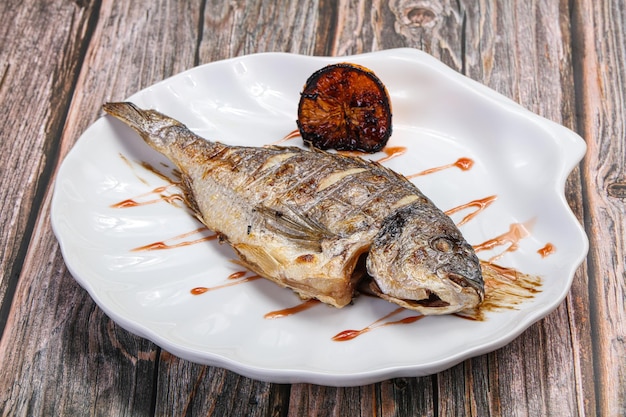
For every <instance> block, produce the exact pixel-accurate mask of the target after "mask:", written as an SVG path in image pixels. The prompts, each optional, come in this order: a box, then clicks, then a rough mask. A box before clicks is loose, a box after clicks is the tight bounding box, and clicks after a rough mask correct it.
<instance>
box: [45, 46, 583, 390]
mask: <svg viewBox="0 0 626 417" xmlns="http://www.w3.org/2000/svg"><path fill="white" fill-rule="evenodd" d="M339 61H350V62H354V63H358V64H361V65H364V66H366V67H369V68H371V69H372V70H374V72H375V73H376V74H377V75H378V76H379V77H380V78H381V79H382V81H383V82H384V83H385V84H386V86H387V88H388V90H389V93H390V95H391V99H392V103H393V111H394V119H393V123H394V133H393V136H392V138H391V140H390V142H389V144H388V146H389V147H394V146H397V147H406V148H407V149H408V152H407V153H405V154H404V155H402V156H399V157H396V158H393V159H391V160H389V161H388V162H386V164H387V165H388V166H389V167H391V168H393V169H395V170H397V171H399V172H402V173H403V174H405V175H410V174H414V173H416V172H419V171H422V170H426V169H429V168H433V167H438V166H443V165H446V164H450V163H453V162H454V161H456V160H457V159H458V158H461V157H465V158H471V159H472V160H473V161H474V166H473V167H472V169H470V170H468V171H463V170H461V169H458V168H455V167H452V168H450V169H445V170H442V171H440V172H437V173H433V174H430V175H425V176H421V177H417V178H415V179H414V180H413V181H414V182H415V183H416V184H417V185H418V186H419V187H420V188H421V189H422V191H423V192H424V193H425V194H427V195H428V196H430V197H431V199H433V200H434V202H435V203H436V204H437V205H438V206H439V207H440V208H442V209H443V210H448V209H450V208H453V207H457V206H459V205H461V204H464V203H467V202H469V201H472V200H476V199H481V198H485V197H487V196H491V195H495V196H497V200H496V201H495V202H494V203H493V204H492V205H491V206H489V207H488V208H487V209H485V210H484V211H483V212H481V213H480V214H479V215H478V216H477V217H476V218H474V219H473V220H472V221H470V222H468V223H467V224H465V225H463V226H461V230H462V232H463V233H464V235H465V237H466V238H467V240H468V241H469V242H470V243H471V244H479V243H482V242H485V241H487V240H489V239H492V238H494V237H496V236H499V235H502V234H503V233H505V232H507V230H509V227H510V226H511V224H525V225H526V226H527V229H528V230H529V232H530V234H529V236H527V237H525V238H524V239H522V240H521V241H519V245H518V247H517V250H515V251H508V252H505V249H506V246H507V245H499V246H497V247H496V248H494V249H493V250H491V251H484V252H480V253H479V257H481V258H482V259H488V258H490V257H492V256H497V255H498V253H503V256H502V257H500V258H499V259H498V263H499V264H501V265H504V266H507V267H513V268H516V269H518V270H520V271H522V272H525V273H529V274H537V275H540V276H541V277H542V279H543V287H542V291H541V292H540V293H538V294H537V295H536V296H535V297H534V298H533V299H532V300H529V301H528V302H525V303H522V304H520V305H519V306H518V308H517V309H515V310H507V311H501V312H492V313H488V314H487V319H486V320H484V321H476V322H474V321H468V320H464V319H461V318H459V317H454V316H446V317H427V318H425V319H422V320H419V321H416V322H414V323H411V324H404V325H396V326H386V327H382V328H377V329H375V330H374V331H370V332H368V333H364V334H362V335H360V336H359V337H357V338H354V339H352V340H350V341H344V342H337V341H333V340H332V337H333V336H334V335H336V334H337V333H339V332H341V331H343V330H347V329H361V328H364V327H367V326H368V325H370V324H371V323H373V322H375V321H376V320H378V319H380V318H382V317H383V316H384V315H385V314H387V313H389V312H391V311H393V310H394V309H395V308H396V306H395V305H392V304H389V303H387V302H385V301H382V300H379V299H375V298H372V297H365V296H362V297H359V298H357V299H356V301H355V303H354V304H353V305H351V306H348V307H346V308H344V309H334V308H331V307H327V306H325V305H321V304H320V305H316V306H315V307H313V308H311V309H308V310H306V311H303V312H300V313H298V314H294V315H290V316H288V317H284V318H280V319H273V320H270V319H266V318H264V315H265V314H266V313H268V312H271V311H276V310H280V309H284V308H288V307H291V306H295V305H298V304H299V299H298V298H297V297H296V296H295V295H294V294H293V293H292V292H291V291H289V290H286V289H282V288H279V287H277V286H276V285H274V284H272V283H270V282H268V281H265V280H255V281H250V282H246V283H243V284H239V285H233V286H230V287H226V288H222V289H219V290H217V289H216V290H213V291H209V292H206V293H204V294H202V295H193V294H192V293H191V290H192V289H193V288H196V287H211V288H213V287H216V286H219V285H222V284H224V283H228V282H235V281H236V280H232V279H230V280H229V279H228V277H229V275H230V274H232V273H236V272H238V271H241V270H242V268H241V267H239V266H238V265H236V264H234V263H233V262H231V260H232V259H234V255H233V253H232V252H231V251H230V249H229V248H228V247H226V246H225V245H219V244H218V243H217V242H216V241H210V240H209V241H206V242H201V243H196V244H192V245H188V246H182V247H177V248H170V249H165V250H140V251H136V250H135V251H133V249H134V248H138V247H141V246H144V245H148V244H151V243H156V242H162V243H166V244H169V245H175V244H176V243H179V242H182V241H192V240H195V239H200V238H202V237H203V236H207V235H209V233H206V232H205V233H198V234H195V235H190V236H187V237H183V235H184V234H185V233H187V232H191V231H193V230H195V229H197V228H198V227H200V225H199V223H197V222H196V221H195V220H194V219H193V218H192V216H191V215H190V214H189V212H188V210H186V209H185V208H184V207H180V205H177V204H176V203H174V204H169V203H167V202H166V201H164V199H163V198H161V195H171V194H175V193H176V190H175V189H174V188H173V187H170V188H168V189H166V190H163V192H162V193H159V192H151V191H154V190H155V189H156V188H157V187H160V186H163V185H167V184H168V182H167V181H166V180H164V179H163V178H161V177H160V176H158V175H155V174H154V173H153V171H152V170H150V169H146V167H145V165H142V163H149V164H151V166H152V167H153V168H155V169H157V170H159V171H161V172H163V173H166V174H167V173H170V169H169V168H168V167H167V166H169V165H170V164H169V162H168V161H167V160H165V159H164V158H163V157H161V156H160V155H158V154H156V153H155V152H154V151H152V150H151V149H150V148H148V146H147V145H145V144H144V143H143V142H142V141H141V139H140V138H139V137H138V136H137V135H136V134H135V133H134V132H133V131H131V130H130V129H129V128H128V127H126V126H124V125H122V124H121V123H120V122H118V121H116V120H113V119H112V118H109V117H103V118H101V119H99V120H98V121H97V122H96V123H94V124H93V125H92V126H91V127H89V129H87V130H86V131H85V133H84V134H83V135H82V136H81V138H80V139H79V140H78V142H77V143H76V146H75V147H74V148H73V149H72V151H71V152H70V153H69V155H68V156H67V158H66V159H65V160H64V162H63V164H62V167H61V169H60V171H59V173H58V177H57V180H56V187H55V193H54V198H53V202H52V214H51V216H52V225H53V228H54V231H55V233H56V236H57V238H58V240H59V242H60V245H61V249H62V251H63V256H64V257H65V261H66V263H67V266H68V268H69V270H70V271H71V273H72V275H73V276H74V277H75V278H76V280H77V281H78V282H79V283H80V284H81V285H82V286H83V287H84V288H85V289H86V290H87V291H88V292H89V293H90V295H91V296H92V297H93V299H94V300H95V301H96V302H97V304H98V305H99V306H100V307H101V308H102V309H103V310H104V311H105V312H106V313H107V314H108V315H109V316H110V317H111V318H112V319H113V320H115V321H116V322H118V323H119V324H120V325H122V326H123V327H125V328H126V329H128V330H129V331H131V332H133V333H136V334H138V335H141V336H143V337H146V338H148V339H150V340H152V341H154V342H155V343H157V344H158V345H160V346H161V347H163V348H164V349H167V350H168V351H170V352H171V353H173V354H176V355H178V356H180V357H182V358H185V359H188V360H191V361H195V362H199V363H203V364H209V365H215V366H220V367H225V368H228V369H231V370H234V371H236V372H238V373H240V374H243V375H246V376H249V377H252V378H256V379H260V380H266V381H272V382H283V383H293V382H311V383H317V384H324V385H337V386H350V385H361V384H367V383H372V382H376V381H380V380H384V379H387V378H390V377H397V376H422V375H427V374H431V373H435V372H438V371H441V370H443V369H446V368H448V367H451V366H452V365H455V364H456V363H458V362H460V361H462V360H464V359H466V358H468V357H471V356H475V355H479V354H482V353H486V352H489V351H492V350H495V349H496V348H498V347H501V346H503V345H504V344H506V343H508V342H509V341H511V340H512V339H513V338H515V337H516V336H518V335H519V334H520V333H521V332H522V331H523V330H524V329H526V328H527V327H528V326H530V325H531V324H532V323H533V322H535V321H537V320H538V319H540V318H542V317H544V316H545V315H546V314H548V313H549V312H551V311H552V310H553V309H555V308H556V307H557V306H558V305H559V303H560V302H561V301H562V300H563V298H564V297H565V295H566V294H567V292H568V290H569V287H570V284H571V281H572V278H573V274H574V271H575V270H576V268H577V267H578V265H579V264H580V263H581V262H582V260H583V258H584V256H585V254H586V252H587V239H586V236H585V234H584V232H583V230H582V229H581V227H580V225H579V224H578V222H577V221H576V219H575V217H574V216H573V215H572V213H571V211H570V209H569V207H568V205H567V203H566V200H565V198H564V193H563V190H564V184H565V180H566V178H567V176H568V174H569V172H570V171H571V170H572V169H573V167H574V166H575V165H576V164H577V163H578V162H579V161H580V159H581V158H582V156H583V154H584V152H585V143H584V142H583V140H582V139H581V138H580V137H579V136H577V135H576V134H574V133H573V132H571V131H569V130H567V129H565V128H564V127H562V126H559V125H557V124H555V123H552V122H550V121H548V120H546V119H543V118H541V117H538V116H537V115H535V114H532V113H530V112H529V111H527V110H524V109H523V108H521V107H520V106H518V105H517V104H515V103H514V102H512V101H510V100H508V99H506V98H504V97H503V96H501V95H500V94H498V93H496V92H494V91H493V90H491V89H489V88H486V87H484V86H482V85H480V84H478V83H476V82H473V81H471V80H470V79H468V78H466V77H464V76H462V75H460V74H458V73H456V72H454V71H453V70H451V69H449V68H448V67H447V66H445V65H444V64H442V63H441V62H439V61H437V60H436V59H434V58H432V57H431V56H429V55H427V54H425V53H422V52H420V51H417V50H413V49H397V50H388V51H382V52H376V53H370V54H365V55H357V56H350V57H343V58H328V57H325V58H321V57H307V56H297V55H288V54H276V53H271V54H258V55H251V56H245V57H241V58H236V59H231V60H227V61H221V62H215V63H211V64H207V65H203V66H200V67H197V68H194V69H192V70H189V71H186V72H183V73H181V74H178V75H176V76H174V77H171V78H169V79H167V80H165V81H162V82H160V83H158V84H156V85H154V86H152V87H149V88H147V89H145V90H143V91H140V92H139V93H137V94H135V95H134V96H132V97H130V98H129V100H130V101H133V102H135V103H136V104H138V105H139V106H142V107H147V108H155V109H158V110H160V111H162V112H164V113H166V114H168V115H170V116H172V117H174V118H177V119H179V120H180V121H182V122H183V123H185V124H187V126H188V127H190V128H191V129H192V130H194V131H195V132H196V133H198V134H200V135H202V136H203V137H207V138H211V139H218V140H220V141H222V142H225V143H229V144H245V145H254V146H261V145H264V144H268V143H272V142H275V141H277V140H279V139H281V138H283V137H284V136H285V135H286V134H288V133H289V132H291V131H293V130H294V129H295V128H296V124H295V120H296V111H297V103H298V99H299V92H300V90H301V88H302V86H303V84H304V82H305V80H306V79H307V77H308V76H309V75H310V74H311V73H313V72H314V71H315V70H317V69H319V68H321V67H323V66H324V65H327V64H330V63H335V62H339ZM118 99H121V97H119V98H118ZM299 142H300V139H294V140H292V141H291V142H290V143H289V144H290V145H293V144H297V143H299ZM382 155H383V154H382V153H381V154H377V155H373V158H380V157H381V156H382ZM166 165H167V166H166ZM157 191H158V190H157ZM146 193H147V194H146ZM126 199H134V200H135V201H136V202H145V201H147V200H150V199H156V200H157V202H156V203H155V204H146V205H140V206H137V207H130V208H123V209H122V208H115V207H112V205H114V204H116V203H119V202H121V201H124V200H126ZM464 214H467V212H464V213H462V214H459V215H460V216H462V215H464ZM453 218H454V219H455V220H457V221H458V219H459V217H455V216H453ZM177 236H178V237H179V239H178V240H175V239H174V238H175V237H177ZM547 243H551V244H552V245H553V246H554V248H555V249H556V250H555V251H554V253H552V254H551V255H550V256H547V257H542V256H541V255H540V254H539V253H538V250H540V249H541V248H542V247H544V246H545V245H546V244H547ZM250 275H251V274H247V275H246V277H248V276H250ZM244 278H245V277H244ZM407 314H408V313H405V314H404V315H402V314H399V315H397V316H396V317H394V318H393V320H397V319H400V318H402V317H405V316H406V315H407ZM390 320H392V319H390Z"/></svg>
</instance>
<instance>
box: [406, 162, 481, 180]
mask: <svg viewBox="0 0 626 417" xmlns="http://www.w3.org/2000/svg"><path fill="white" fill-rule="evenodd" d="M472 166H474V160H473V159H470V158H459V159H457V160H456V161H455V162H454V163H452V164H447V165H442V166H439V167H434V168H430V169H426V170H424V171H421V172H418V173H416V174H411V175H407V178H408V179H411V178H416V177H421V176H423V175H428V174H433V173H435V172H439V171H443V170H445V169H449V168H459V169H460V170H461V171H469V170H470V169H471V168H472Z"/></svg>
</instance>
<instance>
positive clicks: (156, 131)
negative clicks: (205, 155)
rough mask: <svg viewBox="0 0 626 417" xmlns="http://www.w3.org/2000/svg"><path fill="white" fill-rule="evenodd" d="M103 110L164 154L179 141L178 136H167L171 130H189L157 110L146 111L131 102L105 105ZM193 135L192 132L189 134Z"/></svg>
mask: <svg viewBox="0 0 626 417" xmlns="http://www.w3.org/2000/svg"><path fill="white" fill-rule="evenodd" d="M102 108H103V110H104V111H105V112H107V113H108V114H110V115H111V116H113V117H115V118H117V119H119V120H121V121H122V122H124V123H126V124H127V125H128V126H130V127H131V128H133V129H134V130H135V131H136V132H137V133H139V135H140V136H141V137H142V138H143V140H144V141H146V142H147V143H148V144H149V145H150V146H152V147H153V148H155V149H156V150H158V151H161V152H163V151H164V150H165V149H167V148H168V147H170V146H171V145H172V142H173V141H175V140H176V139H177V135H167V134H165V132H166V131H167V130H168V129H169V128H173V127H174V128H178V129H182V130H184V131H186V132H187V131H188V129H187V128H186V127H185V125H183V124H182V123H180V122H179V121H178V120H175V119H172V118H171V117H169V116H166V115H164V114H162V113H159V112H158V111H156V110H144V109H141V108H139V107H137V106H136V105H135V104H133V103H130V102H113V103H105V104H104V105H103V106H102ZM189 133H190V134H191V132H189Z"/></svg>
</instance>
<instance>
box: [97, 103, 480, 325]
mask: <svg viewBox="0 0 626 417" xmlns="http://www.w3.org/2000/svg"><path fill="white" fill-rule="evenodd" d="M104 109H105V111H107V112H108V113H109V114H111V115H113V116H115V117H117V118H118V119H120V120H122V121H123V122H125V123H126V124H128V125H129V126H130V127H132V128H133V129H134V130H135V131H137V132H138V133H139V135H140V136H141V137H142V138H143V139H144V141H145V142H146V143H147V144H149V145H150V146H151V147H153V148H154V149H156V150H157V151H159V152H161V153H163V154H164V155H165V156H167V157H168V158H169V159H170V160H172V162H174V164H175V165H176V166H177V167H178V169H179V170H180V172H181V188H182V189H183V191H184V193H185V196H186V198H187V202H188V204H189V206H190V207H191V208H192V210H193V211H194V213H195V214H196V216H197V217H198V219H199V220H200V221H201V222H203V223H204V224H205V225H206V226H207V227H208V228H209V229H211V230H213V231H214V232H215V233H216V235H217V236H218V237H219V239H220V241H224V242H227V243H229V244H230V245H231V246H232V248H233V249H234V250H235V252H237V254H238V256H239V259H240V262H241V263H242V264H243V265H245V266H246V267H248V268H249V269H251V270H252V271H253V272H255V273H256V274H259V275H261V276H263V277H265V278H267V279H270V280H272V281H274V282H276V283H277V284H279V285H281V286H285V287H289V288H291V289H293V290H294V291H295V292H296V293H298V294H299V295H300V296H301V297H302V298H303V299H310V298H317V299H319V300H320V301H323V302H325V303H328V304H331V305H334V306H336V307H343V306H345V305H347V304H349V303H350V301H351V300H352V297H353V293H354V290H355V286H356V283H357V281H358V280H359V279H361V277H363V273H362V271H360V270H357V269H356V265H357V263H360V260H362V261H363V263H364V264H365V267H366V268H367V273H368V274H369V275H370V276H371V278H372V279H373V282H375V283H376V286H377V287H378V288H379V289H380V294H379V295H380V296H381V297H382V298H385V299H387V300H389V301H391V302H394V303H397V304H399V305H402V306H405V307H407V308H411V309H414V310H417V311H420V312H421V313H423V314H446V313H453V312H456V311H460V310H463V309H467V308H472V307H475V306H476V305H478V304H479V303H480V302H481V300H482V297H483V293H484V285H483V281H482V276H481V270H480V264H479V261H478V258H477V257H476V255H475V253H474V251H473V249H472V247H471V246H470V245H469V244H468V243H467V242H466V241H465V240H464V239H463V237H462V235H461V233H460V232H459V231H458V229H457V228H456V226H455V225H454V223H453V222H452V221H451V220H450V218H449V217H447V216H446V215H445V214H444V213H443V212H442V211H441V210H439V209H438V208H437V207H435V205H434V204H433V203H432V202H431V201H430V200H429V199H428V198H427V197H425V196H424V195H423V194H422V193H421V192H420V191H419V189H418V188H417V187H416V186H415V185H414V184H412V183H411V182H410V181H408V180H407V179H406V178H405V177H403V176H402V175H400V174H398V173H396V172H394V171H392V170H390V169H388V168H386V167H384V166H382V165H381V164H379V163H376V162H372V161H366V160H364V159H361V158H358V157H354V156H346V155H338V154H331V153H327V152H325V151H320V150H305V149H301V148H297V147H280V146H268V147H259V148H254V147H238V146H228V145H224V144H221V143H219V142H211V141H208V140H204V139H202V138H199V137H198V136H196V135H195V134H193V133H192V132H191V131H189V130H188V129H187V128H186V127H185V126H184V125H182V124H181V123H180V122H178V121H176V120H174V119H171V118H169V117H167V116H165V115H163V114H161V113H158V112H156V111H152V110H141V109H139V108H138V107H136V106H135V105H133V104H131V103H108V104H105V105H104ZM438 238H441V239H444V240H441V241H437V240H436V239H438ZM433 242H439V243H433ZM446 242H451V243H450V244H447V243H446Z"/></svg>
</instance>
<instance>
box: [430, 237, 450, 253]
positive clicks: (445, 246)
mask: <svg viewBox="0 0 626 417" xmlns="http://www.w3.org/2000/svg"><path fill="white" fill-rule="evenodd" d="M430 247H431V248H433V249H434V250H436V251H439V252H450V251H452V249H454V242H453V241H452V240H450V239H448V238H446V237H443V236H439V237H436V238H434V239H432V240H431V241H430Z"/></svg>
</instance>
